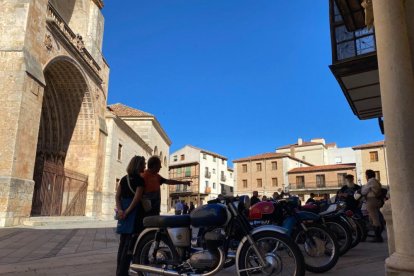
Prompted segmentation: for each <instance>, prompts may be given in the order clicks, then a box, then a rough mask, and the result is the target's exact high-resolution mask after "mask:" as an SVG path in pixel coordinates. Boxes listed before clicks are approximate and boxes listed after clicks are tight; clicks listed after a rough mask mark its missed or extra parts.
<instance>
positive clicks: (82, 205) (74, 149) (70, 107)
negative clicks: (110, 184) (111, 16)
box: [0, 0, 109, 226]
mask: <svg viewBox="0 0 414 276" xmlns="http://www.w3.org/2000/svg"><path fill="white" fill-rule="evenodd" d="M102 7H103V3H102V1H100V0H67V1H57V0H54V1H47V0H38V1H8V0H5V1H1V3H0V10H1V11H2V12H1V17H0V104H1V106H2V107H3V115H2V119H1V121H0V123H1V129H2V131H1V133H0V156H1V158H0V226H9V225H16V224H20V223H21V222H22V220H24V219H26V218H27V217H29V216H30V215H42V216H55V215H83V214H86V215H89V216H99V215H101V213H102V210H101V208H102V191H103V190H102V189H103V187H102V183H103V175H104V174H103V167H104V166H103V162H104V160H105V158H104V156H103V154H104V148H105V144H106V135H107V128H106V124H105V111H106V99H107V92H108V87H107V84H108V76H109V67H108V64H107V63H106V61H105V59H104V57H103V56H102V40H103V26H104V19H103V16H102V13H101V9H102Z"/></svg>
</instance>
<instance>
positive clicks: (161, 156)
mask: <svg viewBox="0 0 414 276" xmlns="http://www.w3.org/2000/svg"><path fill="white" fill-rule="evenodd" d="M160 160H161V161H162V151H160Z"/></svg>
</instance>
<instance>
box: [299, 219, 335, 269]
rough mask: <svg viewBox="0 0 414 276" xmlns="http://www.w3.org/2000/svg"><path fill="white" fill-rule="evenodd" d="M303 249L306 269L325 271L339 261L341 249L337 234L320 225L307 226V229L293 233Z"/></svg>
mask: <svg viewBox="0 0 414 276" xmlns="http://www.w3.org/2000/svg"><path fill="white" fill-rule="evenodd" d="M293 239H294V241H295V242H296V243H297V245H298V246H299V248H300V250H301V251H302V254H303V257H304V259H305V266H306V270H308V271H310V272H314V273H323V272H326V271H328V270H330V269H331V268H333V267H334V266H335V265H336V263H337V262H338V258H339V250H338V247H339V246H338V243H337V241H336V238H335V235H334V234H333V233H332V232H331V231H330V230H329V229H327V228H326V227H323V226H320V225H311V226H307V231H304V230H302V229H301V230H299V231H298V232H296V233H295V234H294V235H293Z"/></svg>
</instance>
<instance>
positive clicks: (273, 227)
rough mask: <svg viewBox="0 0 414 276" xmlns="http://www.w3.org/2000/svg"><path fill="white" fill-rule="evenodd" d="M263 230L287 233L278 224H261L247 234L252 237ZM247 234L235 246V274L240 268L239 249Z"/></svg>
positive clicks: (238, 272)
mask: <svg viewBox="0 0 414 276" xmlns="http://www.w3.org/2000/svg"><path fill="white" fill-rule="evenodd" d="M264 231H271V232H277V233H280V234H284V235H286V233H287V231H288V230H287V229H285V228H283V227H280V226H276V225H263V226H259V227H256V228H254V229H253V230H252V231H251V232H250V233H249V234H250V236H251V237H253V236H254V235H255V234H257V233H260V232H264ZM247 239H248V238H247V236H244V237H243V239H242V240H241V242H240V244H239V246H238V247H237V252H236V269H237V274H239V275H240V268H239V258H240V251H241V249H242V247H243V245H244V243H245V242H246V241H247Z"/></svg>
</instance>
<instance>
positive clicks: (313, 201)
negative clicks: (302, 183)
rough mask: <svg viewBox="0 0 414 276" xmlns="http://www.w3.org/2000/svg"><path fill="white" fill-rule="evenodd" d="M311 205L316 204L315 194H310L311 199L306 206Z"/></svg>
mask: <svg viewBox="0 0 414 276" xmlns="http://www.w3.org/2000/svg"><path fill="white" fill-rule="evenodd" d="M309 203H316V200H315V194H314V193H311V194H310V198H308V200H306V204H309Z"/></svg>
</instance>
